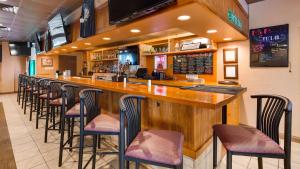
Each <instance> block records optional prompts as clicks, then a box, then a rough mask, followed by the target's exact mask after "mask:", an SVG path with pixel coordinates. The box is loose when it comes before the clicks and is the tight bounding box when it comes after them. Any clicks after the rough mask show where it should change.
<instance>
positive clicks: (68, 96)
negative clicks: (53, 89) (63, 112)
mask: <svg viewBox="0 0 300 169" xmlns="http://www.w3.org/2000/svg"><path fill="white" fill-rule="evenodd" d="M78 89H79V87H78V86H76V85H71V84H65V85H63V86H62V87H61V90H62V103H63V107H66V108H67V110H70V109H71V108H72V107H74V106H75V104H76V97H78V95H79V90H78ZM66 103H67V104H66Z"/></svg>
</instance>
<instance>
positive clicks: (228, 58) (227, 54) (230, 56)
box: [223, 48, 238, 64]
mask: <svg viewBox="0 0 300 169" xmlns="http://www.w3.org/2000/svg"><path fill="white" fill-rule="evenodd" d="M223 62H224V64H231V63H238V48H231V49H224V50H223Z"/></svg>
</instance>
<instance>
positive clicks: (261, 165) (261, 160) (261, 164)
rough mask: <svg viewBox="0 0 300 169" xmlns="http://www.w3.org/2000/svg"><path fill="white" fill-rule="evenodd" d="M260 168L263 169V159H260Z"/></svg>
mask: <svg viewBox="0 0 300 169" xmlns="http://www.w3.org/2000/svg"><path fill="white" fill-rule="evenodd" d="M258 168H259V169H263V159H262V157H258Z"/></svg>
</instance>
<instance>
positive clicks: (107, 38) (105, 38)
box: [102, 37, 111, 40]
mask: <svg viewBox="0 0 300 169" xmlns="http://www.w3.org/2000/svg"><path fill="white" fill-rule="evenodd" d="M102 39H103V40H111V38H109V37H104V38H102Z"/></svg>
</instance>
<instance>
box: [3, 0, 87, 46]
mask: <svg viewBox="0 0 300 169" xmlns="http://www.w3.org/2000/svg"><path fill="white" fill-rule="evenodd" d="M0 3H3V4H9V5H13V6H17V7H19V11H18V13H17V14H13V13H8V12H4V11H1V10H0V24H2V25H3V26H6V27H10V28H11V31H10V32H7V31H0V37H3V38H2V40H9V41H26V40H30V39H31V38H32V36H33V35H34V33H36V32H37V31H45V30H46V28H47V22H48V20H49V19H51V17H53V16H54V15H55V14H57V13H58V12H60V13H62V15H63V16H67V15H68V14H69V13H71V12H72V11H73V10H75V9H77V8H78V7H80V6H81V3H82V0H7V1H6V2H1V1H0ZM0 40H1V39H0Z"/></svg>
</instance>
